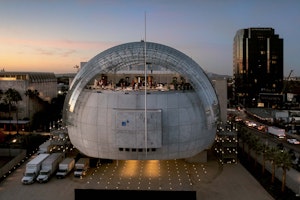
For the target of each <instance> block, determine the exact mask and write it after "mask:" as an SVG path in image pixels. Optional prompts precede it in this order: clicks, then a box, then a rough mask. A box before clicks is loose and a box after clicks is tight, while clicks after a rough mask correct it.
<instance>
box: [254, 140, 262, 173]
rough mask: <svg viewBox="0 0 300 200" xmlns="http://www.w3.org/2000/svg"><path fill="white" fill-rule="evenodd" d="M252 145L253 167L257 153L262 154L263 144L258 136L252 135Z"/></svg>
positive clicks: (255, 163)
mask: <svg viewBox="0 0 300 200" xmlns="http://www.w3.org/2000/svg"><path fill="white" fill-rule="evenodd" d="M252 145H253V150H254V152H255V157H254V167H255V168H256V165H257V158H258V156H259V155H261V154H262V151H263V144H262V143H261V142H260V140H259V138H258V137H254V138H253V140H252Z"/></svg>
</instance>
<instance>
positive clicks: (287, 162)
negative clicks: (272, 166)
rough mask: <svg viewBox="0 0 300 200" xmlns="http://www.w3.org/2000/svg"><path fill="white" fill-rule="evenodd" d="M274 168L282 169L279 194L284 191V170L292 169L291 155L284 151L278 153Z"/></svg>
mask: <svg viewBox="0 0 300 200" xmlns="http://www.w3.org/2000/svg"><path fill="white" fill-rule="evenodd" d="M275 162H276V166H277V167H281V169H282V181H281V183H282V184H281V192H284V190H285V183H286V170H290V168H291V167H292V158H291V154H289V152H287V151H285V150H281V151H278V152H277V154H276V159H275Z"/></svg>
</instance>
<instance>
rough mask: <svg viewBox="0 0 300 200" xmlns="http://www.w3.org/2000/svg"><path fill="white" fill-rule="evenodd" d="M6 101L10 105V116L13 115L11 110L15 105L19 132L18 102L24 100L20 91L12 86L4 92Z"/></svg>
mask: <svg viewBox="0 0 300 200" xmlns="http://www.w3.org/2000/svg"><path fill="white" fill-rule="evenodd" d="M3 100H4V102H5V103H6V104H7V105H8V108H9V109H8V110H9V111H8V112H9V118H10V117H11V110H12V107H13V106H14V108H15V110H16V119H17V134H18V133H19V127H18V102H19V101H22V97H21V95H20V93H19V92H18V91H17V90H15V89H12V88H9V89H7V90H6V91H5V92H4V99H3Z"/></svg>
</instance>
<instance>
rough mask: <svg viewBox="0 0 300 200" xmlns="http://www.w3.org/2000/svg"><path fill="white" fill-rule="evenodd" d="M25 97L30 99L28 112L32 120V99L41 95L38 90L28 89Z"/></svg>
mask: <svg viewBox="0 0 300 200" xmlns="http://www.w3.org/2000/svg"><path fill="white" fill-rule="evenodd" d="M25 95H26V96H27V97H28V98H29V101H28V111H29V113H28V117H29V119H30V104H29V102H30V99H34V98H37V97H38V96H39V95H40V93H39V92H38V91H37V90H31V89H28V90H26V92H25Z"/></svg>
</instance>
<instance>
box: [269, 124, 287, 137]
mask: <svg viewBox="0 0 300 200" xmlns="http://www.w3.org/2000/svg"><path fill="white" fill-rule="evenodd" d="M267 131H268V133H269V134H271V135H273V136H275V137H276V138H278V139H285V137H286V134H285V130H284V129H283V128H278V127H276V126H268V129H267Z"/></svg>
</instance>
